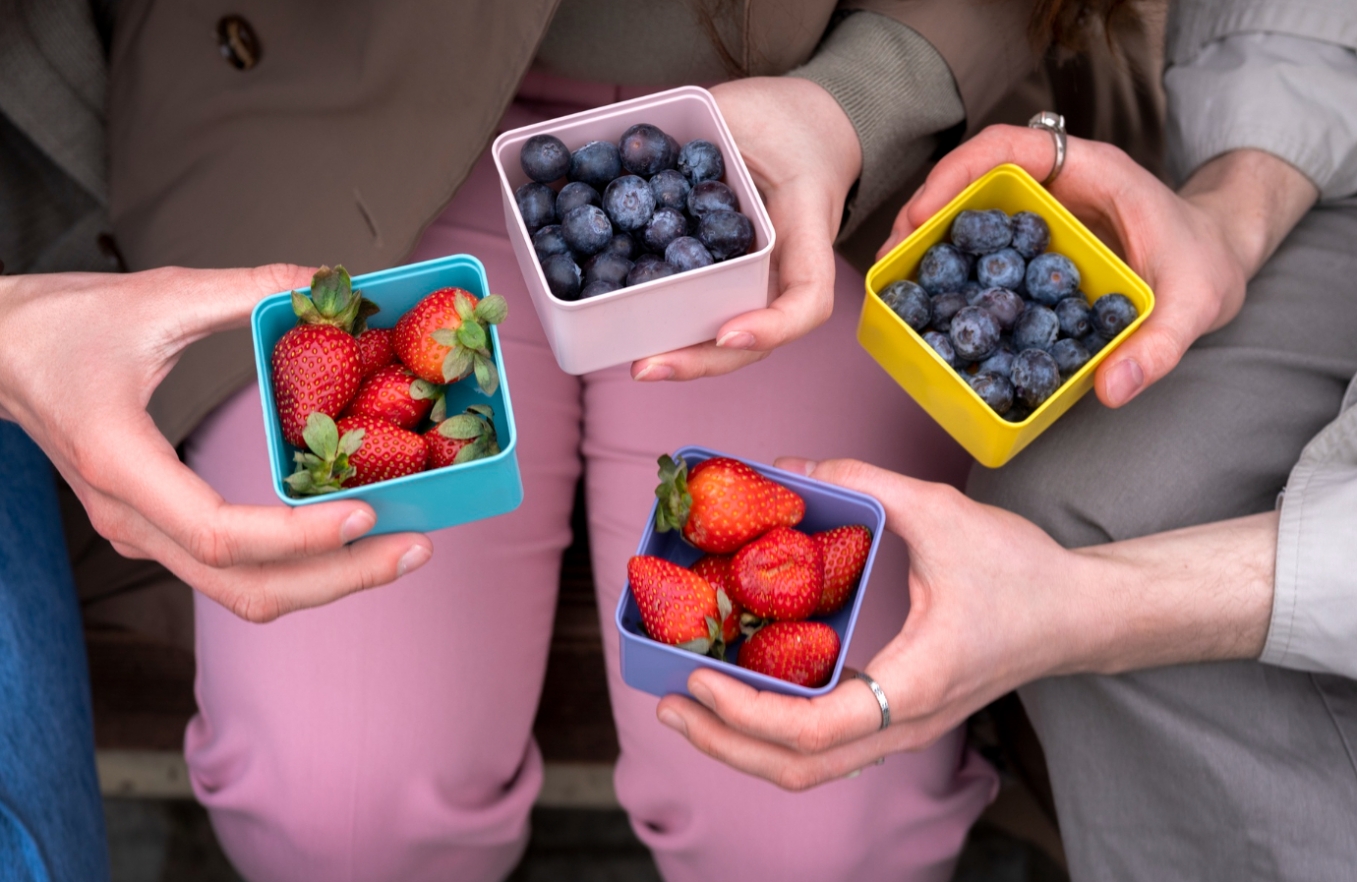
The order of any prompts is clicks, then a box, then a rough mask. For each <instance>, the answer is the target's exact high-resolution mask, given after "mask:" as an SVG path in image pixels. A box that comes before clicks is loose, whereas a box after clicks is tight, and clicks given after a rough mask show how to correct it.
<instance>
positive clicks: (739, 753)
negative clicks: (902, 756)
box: [656, 695, 890, 791]
mask: <svg viewBox="0 0 1357 882" xmlns="http://www.w3.org/2000/svg"><path fill="white" fill-rule="evenodd" d="M656 713H657V714H658V715H659V717H660V720H661V722H663V723H665V725H668V726H671V727H673V728H677V729H678V731H679V732H680V733H681V734H682V735H683V736H684V737H685V738H687V739H688V741H689V742H690V743H692V745H693V746H694V747H696V748H697V749H698V750H700V751H702V752H703V753H705V754H707V755H708V756H711V757H713V758H715V759H717V760H720V761H721V762H723V763H725V764H726V765H728V766H731V767H732V768H735V769H739V770H740V771H742V772H746V773H748V774H750V775H756V776H758V777H760V778H764V779H765V780H768V781H771V782H773V783H774V784H776V785H778V786H779V787H782V788H783V789H785V790H792V791H801V790H807V789H809V788H811V787H815V786H816V785H818V784H822V783H824V782H826V781H832V780H835V779H838V778H843V777H844V776H846V775H848V774H850V773H852V772H855V771H857V770H859V769H862V768H863V767H865V766H868V765H871V764H872V763H874V762H876V760H877V759H879V758H880V757H882V756H884V755H885V754H886V753H888V752H889V746H890V745H889V740H888V739H887V738H886V737H884V736H887V735H888V734H889V733H888V732H882V733H877V734H876V735H871V736H868V737H867V738H863V739H859V740H857V741H853V742H850V743H848V744H844V745H841V746H838V747H835V748H832V749H830V750H827V751H825V752H823V753H816V754H809V755H808V754H803V753H798V752H796V751H794V750H791V749H789V748H787V747H784V746H782V745H780V744H774V743H769V742H767V741H762V740H760V739H758V738H756V737H753V736H751V735H747V734H745V733H743V732H738V731H736V730H734V729H732V728H730V727H729V726H727V725H725V724H724V723H723V722H722V721H721V719H720V718H719V717H718V716H716V715H715V714H714V713H712V712H711V711H709V710H707V709H706V708H705V707H703V706H702V705H700V704H698V703H696V702H694V701H689V700H688V699H686V698H682V697H680V696H677V695H670V696H667V697H665V698H664V699H662V700H661V701H660V704H659V707H658V708H657V710H656ZM676 722H677V725H675V723H676Z"/></svg>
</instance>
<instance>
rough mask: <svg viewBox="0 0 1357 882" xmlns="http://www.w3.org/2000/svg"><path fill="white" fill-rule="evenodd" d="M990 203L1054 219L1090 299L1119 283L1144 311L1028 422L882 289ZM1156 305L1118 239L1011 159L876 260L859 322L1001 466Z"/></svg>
mask: <svg viewBox="0 0 1357 882" xmlns="http://www.w3.org/2000/svg"><path fill="white" fill-rule="evenodd" d="M990 208H998V209H1002V210H1003V211H1005V212H1007V213H1008V214H1010V215H1012V214H1016V213H1017V212H1019V211H1031V212H1035V213H1036V214H1039V215H1041V217H1042V218H1044V219H1045V221H1046V223H1047V224H1048V225H1049V226H1050V228H1051V244H1050V248H1049V249H1048V250H1050V251H1058V252H1060V253H1061V254H1063V255H1065V256H1066V257H1068V258H1069V259H1070V260H1072V261H1074V264H1075V266H1077V267H1078V268H1079V275H1080V276H1081V278H1082V284H1081V286H1080V287H1081V290H1082V291H1083V292H1084V294H1085V296H1087V297H1088V299H1089V301H1090V302H1092V301H1094V300H1097V299H1098V298H1099V297H1101V296H1102V295H1104V294H1110V293H1113V292H1118V293H1121V294H1125V295H1126V296H1127V297H1128V298H1129V299H1130V301H1131V302H1132V303H1133V304H1135V307H1136V309H1137V310H1139V312H1140V315H1139V316H1138V317H1137V318H1136V320H1135V321H1134V322H1132V323H1131V324H1130V326H1129V327H1127V328H1126V329H1125V330H1124V331H1122V332H1121V333H1120V334H1118V335H1117V337H1116V339H1114V340H1111V341H1110V342H1108V344H1107V345H1106V346H1104V347H1103V348H1102V351H1100V352H1098V353H1097V354H1096V355H1094V356H1093V357H1092V358H1091V359H1089V361H1088V364H1086V365H1084V366H1083V367H1082V368H1080V369H1079V370H1078V372H1076V373H1075V374H1074V376H1072V377H1070V378H1069V379H1068V380H1066V381H1065V382H1064V383H1063V384H1061V386H1060V388H1059V389H1057V390H1056V391H1055V394H1054V395H1052V396H1051V397H1050V398H1048V399H1046V400H1045V401H1044V402H1042V404H1041V406H1040V407H1038V408H1037V409H1036V410H1034V411H1032V413H1031V415H1030V416H1028V417H1027V419H1025V420H1023V421H1022V422H1020V423H1010V422H1009V421H1008V420H1006V419H1004V418H1003V417H1001V416H999V415H998V414H997V413H995V412H994V411H993V410H991V409H990V407H989V405H987V404H985V402H984V401H982V400H981V398H980V396H979V395H976V394H975V391H974V390H973V389H971V387H970V385H969V384H968V383H967V382H966V381H965V380H963V379H962V378H961V376H960V375H959V374H958V373H957V372H956V371H955V370H954V369H953V368H952V367H951V366H950V365H948V364H947V362H945V361H943V360H942V358H941V356H939V355H938V354H937V353H936V352H934V351H933V347H931V346H929V345H928V344H927V343H925V342H924V339H923V337H922V336H921V335H920V334H919V333H918V332H917V331H915V330H914V329H913V328H911V327H910V326H909V325H907V324H905V322H904V320H903V319H901V318H900V317H899V316H898V315H896V314H895V312H894V311H892V310H891V308H890V307H889V306H887V305H886V304H885V303H884V302H882V300H881V298H880V297H879V296H878V294H877V292H879V291H881V290H882V289H883V288H885V287H886V286H888V285H890V284H891V283H892V282H896V281H899V280H900V279H910V280H911V281H913V280H916V278H917V273H918V269H919V261H920V260H921V259H922V258H923V255H924V252H925V251H927V250H928V249H929V248H932V247H933V246H934V245H936V244H938V243H939V242H945V241H948V233H949V232H950V231H951V229H952V220H953V219H954V218H955V217H956V216H957V215H958V214H960V213H961V212H962V211H965V210H967V209H974V210H984V209H990ZM1153 309H1154V293H1153V292H1152V291H1151V290H1150V286H1149V285H1147V284H1145V281H1144V280H1143V279H1141V278H1140V276H1138V275H1136V274H1135V272H1134V271H1132V269H1131V268H1130V267H1129V266H1127V265H1126V263H1125V262H1124V261H1123V260H1122V259H1121V258H1119V257H1117V255H1116V254H1114V253H1113V252H1112V249H1110V248H1108V247H1107V246H1106V245H1104V244H1103V243H1102V241H1100V240H1099V239H1098V237H1097V236H1095V235H1093V234H1092V233H1091V232H1089V230H1088V228H1087V227H1085V226H1084V225H1083V224H1082V223H1080V222H1079V220H1078V219H1077V218H1076V217H1075V216H1074V215H1072V214H1070V212H1069V211H1068V210H1067V209H1066V208H1065V206H1063V205H1061V204H1060V203H1059V202H1057V201H1056V199H1055V197H1053V196H1052V195H1051V194H1050V193H1048V192H1047V191H1046V188H1045V187H1042V186H1041V185H1040V184H1038V183H1037V182H1036V180H1034V179H1033V178H1032V176H1031V175H1029V174H1028V173H1027V172H1025V171H1023V170H1022V169H1021V168H1019V167H1018V166H1016V165H1001V166H999V167H998V168H995V169H993V170H992V171H990V172H989V173H987V174H986V175H984V176H983V177H981V178H980V179H979V180H977V181H975V182H974V183H973V184H971V185H970V186H969V187H967V188H966V189H965V190H963V191H962V192H961V193H960V194H959V195H958V196H957V197H956V198H955V199H953V200H952V201H951V202H949V203H948V204H947V206H946V207H945V208H943V209H942V210H941V211H939V212H938V213H937V214H935V215H933V217H931V218H929V219H928V221H927V222H926V223H924V225H923V226H921V227H919V228H918V229H917V230H915V231H914V232H913V233H911V234H910V236H909V238H907V239H905V241H903V242H901V243H900V244H899V245H897V246H896V247H895V248H894V249H893V250H892V251H891V252H890V253H889V254H887V255H886V256H885V257H883V258H882V259H881V260H879V261H877V262H876V263H875V264H874V265H873V266H872V268H871V269H870V270H868V272H867V297H866V299H865V300H864V301H863V304H862V318H861V319H860V320H859V322H858V342H859V343H861V344H862V348H863V349H866V350H867V352H868V353H869V354H870V355H871V356H872V358H874V359H876V360H877V363H878V364H880V365H881V366H882V367H883V368H885V369H886V373H888V374H890V375H891V376H892V377H894V378H895V382H897V383H899V384H900V386H901V387H902V388H904V390H905V391H906V392H908V393H909V394H910V396H911V397H912V398H913V399H914V400H915V401H917V402H918V403H919V406H920V407H922V408H923V409H924V410H926V411H928V414H929V416H931V417H933V419H935V420H937V421H938V424H939V425H941V426H942V427H943V428H944V429H946V430H947V432H948V433H949V434H950V435H951V436H952V437H953V438H955V439H956V440H957V443H959V444H960V445H961V446H962V447H964V448H966V450H967V451H969V452H970V454H971V456H974V457H975V458H976V459H977V460H978V461H979V462H980V463H981V464H982V465H986V466H989V467H990V468H998V467H999V466H1001V465H1003V464H1004V463H1006V462H1008V461H1009V460H1010V459H1012V458H1013V457H1015V456H1017V455H1018V453H1019V452H1020V451H1021V450H1022V449H1023V448H1024V447H1026V446H1027V445H1028V444H1031V443H1032V441H1033V440H1034V439H1035V438H1036V437H1037V436H1038V435H1040V434H1041V433H1042V432H1044V431H1046V427H1047V426H1049V425H1050V424H1051V423H1053V422H1055V420H1056V418H1057V417H1059V416H1060V415H1061V414H1062V413H1064V412H1065V411H1067V410H1069V409H1070V407H1071V405H1073V404H1074V402H1076V401H1078V400H1079V399H1080V398H1081V397H1082V396H1083V395H1084V393H1085V392H1087V391H1088V390H1089V389H1092V388H1093V372H1094V371H1095V370H1096V369H1097V367H1098V365H1099V364H1101V363H1102V361H1103V359H1105V358H1107V356H1108V353H1110V352H1111V351H1112V350H1113V349H1115V348H1116V347H1117V346H1119V345H1120V344H1121V341H1123V340H1125V339H1126V337H1127V336H1128V335H1130V334H1133V333H1135V330H1136V328H1138V327H1140V323H1141V322H1143V321H1145V318H1146V317H1147V316H1148V315H1149V314H1150V312H1151V311H1152V310H1153Z"/></svg>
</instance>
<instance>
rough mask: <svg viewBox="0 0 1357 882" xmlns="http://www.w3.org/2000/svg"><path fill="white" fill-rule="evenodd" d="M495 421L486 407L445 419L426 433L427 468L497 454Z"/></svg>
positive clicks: (469, 410)
mask: <svg viewBox="0 0 1357 882" xmlns="http://www.w3.org/2000/svg"><path fill="white" fill-rule="evenodd" d="M494 419H495V412H494V411H493V410H491V409H490V407H489V405H485V404H473V405H471V406H470V407H468V408H467V409H466V413H459V414H457V415H456V416H451V417H448V418H447V419H445V420H443V422H441V423H439V424H438V425H436V426H434V427H433V428H432V429H430V430H429V431H427V432H425V433H424V443H425V444H426V445H428V447H429V468H431V469H441V468H442V467H443V466H449V465H456V464H457V463H463V462H471V461H472V460H473V459H481V458H483V457H486V456H494V455H495V454H496V453H499V441H498V440H497V439H496V438H495V423H494Z"/></svg>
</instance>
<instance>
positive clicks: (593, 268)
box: [584, 251, 634, 288]
mask: <svg viewBox="0 0 1357 882" xmlns="http://www.w3.org/2000/svg"><path fill="white" fill-rule="evenodd" d="M632 266H634V264H633V263H632V262H631V261H630V260H627V259H626V258H625V257H623V256H621V255H620V254H609V253H608V252H606V251H600V252H599V253H598V254H595V255H594V256H593V257H591V258H589V259H588V260H587V261H585V263H584V281H585V282H597V281H604V282H611V283H612V284H614V285H616V286H617V287H619V288H620V287H622V285H623V283H625V282H626V281H627V273H629V272H631V268H632Z"/></svg>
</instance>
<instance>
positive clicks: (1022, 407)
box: [1004, 401, 1032, 423]
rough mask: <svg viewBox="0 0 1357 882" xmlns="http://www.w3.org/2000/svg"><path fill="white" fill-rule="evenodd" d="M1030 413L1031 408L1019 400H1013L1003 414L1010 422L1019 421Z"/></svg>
mask: <svg viewBox="0 0 1357 882" xmlns="http://www.w3.org/2000/svg"><path fill="white" fill-rule="evenodd" d="M1031 415H1032V408H1030V407H1028V406H1027V405H1026V404H1023V403H1022V402H1021V401H1015V402H1013V406H1012V407H1011V408H1009V409H1008V413H1006V414H1004V419H1006V420H1008V421H1009V422H1010V423H1020V422H1022V421H1023V420H1025V419H1027V418H1028V417H1030V416H1031Z"/></svg>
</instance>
